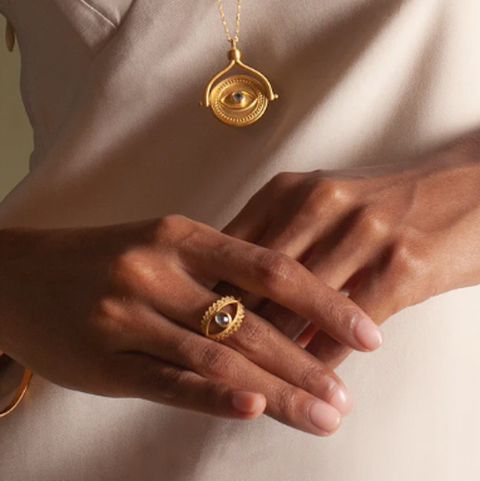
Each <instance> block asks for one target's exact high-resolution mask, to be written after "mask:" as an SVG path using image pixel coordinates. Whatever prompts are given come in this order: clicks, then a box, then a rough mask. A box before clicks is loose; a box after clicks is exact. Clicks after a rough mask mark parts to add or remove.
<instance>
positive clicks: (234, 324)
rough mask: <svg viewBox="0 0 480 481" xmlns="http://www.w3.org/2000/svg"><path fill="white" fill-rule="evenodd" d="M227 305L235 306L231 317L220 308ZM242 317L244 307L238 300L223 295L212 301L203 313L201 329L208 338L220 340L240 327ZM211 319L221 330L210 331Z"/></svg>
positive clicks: (243, 315)
mask: <svg viewBox="0 0 480 481" xmlns="http://www.w3.org/2000/svg"><path fill="white" fill-rule="evenodd" d="M229 305H235V306H236V309H235V315H234V316H233V318H232V315H231V314H230V313H228V312H225V311H223V310H222V309H224V308H225V307H226V306H229ZM244 317H245V307H244V306H243V304H242V303H241V302H240V300H239V299H235V297H233V296H225V297H222V298H221V299H219V300H218V301H216V302H214V303H213V304H212V305H211V306H210V307H209V308H208V309H207V310H206V311H205V314H204V315H203V318H202V324H201V329H202V332H203V333H204V334H205V336H207V337H208V338H210V339H213V340H214V341H222V340H223V339H226V338H227V337H229V336H231V335H232V334H233V333H234V332H235V331H236V330H237V329H238V328H239V327H240V324H241V323H242V321H243V319H244ZM212 321H214V322H215V323H216V325H217V326H220V327H221V328H222V329H223V330H222V331H221V332H219V333H215V334H213V333H211V332H210V326H211V324H212Z"/></svg>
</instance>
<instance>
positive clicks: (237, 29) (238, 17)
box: [217, 0, 241, 48]
mask: <svg viewBox="0 0 480 481" xmlns="http://www.w3.org/2000/svg"><path fill="white" fill-rule="evenodd" d="M240 3H241V0H237V15H236V19H235V37H233V38H232V37H231V36H230V33H229V31H228V25H227V20H226V19H225V13H224V12H223V5H222V0H217V4H218V9H219V10H220V15H221V17H222V23H223V26H224V27H225V34H226V35H227V40H228V41H229V42H230V43H231V44H232V47H233V48H235V46H236V43H237V42H238V32H239V29H240Z"/></svg>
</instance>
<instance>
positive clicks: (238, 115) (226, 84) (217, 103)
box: [200, 46, 278, 127]
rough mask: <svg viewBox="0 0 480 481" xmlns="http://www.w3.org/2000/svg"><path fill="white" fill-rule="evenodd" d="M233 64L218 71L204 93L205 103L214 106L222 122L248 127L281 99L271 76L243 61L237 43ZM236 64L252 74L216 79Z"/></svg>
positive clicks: (214, 111)
mask: <svg viewBox="0 0 480 481" xmlns="http://www.w3.org/2000/svg"><path fill="white" fill-rule="evenodd" d="M228 58H229V60H230V62H229V64H228V65H227V66H226V67H225V68H224V69H222V70H220V72H218V73H217V74H215V75H214V76H213V77H212V79H211V80H210V82H209V83H208V85H207V87H206V88H205V91H204V94H203V101H202V102H200V105H201V106H205V107H210V108H211V109H212V112H213V114H214V115H215V117H217V119H219V120H220V121H221V122H223V123H225V124H227V125H232V126H234V127H245V126H247V125H251V124H253V123H254V122H256V121H257V120H258V119H260V117H262V116H263V114H264V113H265V111H266V110H267V107H268V102H269V101H273V100H275V99H278V95H277V94H275V93H274V92H273V88H272V85H271V84H270V82H269V81H268V79H267V78H266V77H265V75H263V74H262V73H260V72H259V71H258V70H255V69H253V68H252V67H249V66H248V65H245V64H244V63H243V62H242V61H241V52H240V50H238V48H236V47H235V46H234V47H233V48H231V49H230V50H229V51H228ZM234 65H238V66H239V67H240V68H242V69H244V70H246V71H247V72H248V73H250V74H252V75H232V76H230V77H227V78H224V79H223V80H221V81H219V82H218V83H217V84H216V85H215V86H214V84H215V82H216V81H217V80H218V79H219V78H220V77H221V76H222V75H224V74H226V73H227V72H228V71H229V70H230V69H231V68H232V67H233V66H234Z"/></svg>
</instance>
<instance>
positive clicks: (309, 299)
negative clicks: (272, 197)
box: [186, 229, 381, 351]
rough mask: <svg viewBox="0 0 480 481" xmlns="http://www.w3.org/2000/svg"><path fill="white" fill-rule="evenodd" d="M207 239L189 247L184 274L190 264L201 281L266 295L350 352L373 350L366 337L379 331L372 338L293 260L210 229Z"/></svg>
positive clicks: (351, 307) (362, 320)
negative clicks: (213, 280)
mask: <svg viewBox="0 0 480 481" xmlns="http://www.w3.org/2000/svg"><path fill="white" fill-rule="evenodd" d="M207 236H208V238H207V239H204V241H203V242H202V243H201V244H198V246H195V245H194V244H195V243H190V244H189V248H190V252H189V255H191V256H192V259H191V260H190V261H189V264H190V265H188V266H186V267H187V268H188V269H189V270H190V271H192V270H193V269H194V267H193V266H195V268H196V269H197V270H200V271H203V272H202V275H203V276H205V277H206V276H207V275H208V273H210V275H211V274H212V273H214V274H215V276H217V277H218V279H222V280H225V281H227V282H229V283H231V284H233V285H236V286H238V287H240V288H242V289H245V290H247V291H250V292H253V293H255V294H257V295H260V296H262V297H266V298H268V299H270V300H272V301H274V302H276V303H277V304H280V305H282V306H284V307H286V308H287V309H289V310H292V311H294V312H296V313H297V314H298V315H300V316H301V317H303V318H304V319H306V320H309V321H310V322H312V323H313V324H315V325H317V326H318V327H319V328H320V329H322V330H324V331H325V332H327V333H328V334H330V335H331V336H332V337H334V338H335V339H337V340H338V341H339V342H341V343H343V344H346V345H348V346H350V347H352V348H353V349H357V350H360V351H369V350H372V349H375V348H376V347H378V343H375V344H373V343H372V342H370V341H371V340H372V339H375V337H374V336H372V335H370V336H367V335H366V333H371V332H375V333H376V332H379V333H380V334H378V335H377V337H376V339H377V340H378V339H379V336H381V331H380V330H379V329H378V328H377V326H376V325H375V323H374V322H373V321H372V320H371V319H370V318H369V317H368V316H367V314H366V313H365V312H363V311H362V310H361V309H360V308H359V307H358V306H357V305H356V304H354V303H353V302H352V301H351V300H349V299H348V298H346V297H345V296H343V295H342V294H340V293H339V292H337V291H335V290H334V289H332V288H330V287H329V286H327V285H326V284H325V283H324V282H322V281H321V280H320V279H317V277H316V276H315V275H314V274H312V273H311V272H310V271H309V270H308V269H307V268H306V267H305V266H303V265H301V264H300V263H299V262H296V261H294V260H293V259H291V258H289V257H288V256H286V255H284V254H281V253H278V252H275V251H271V250H269V249H266V248H264V247H259V246H256V245H254V244H251V243H248V242H245V241H242V240H239V239H232V238H230V237H228V236H225V235H224V234H219V233H218V232H217V231H215V230H214V229H212V232H208V233H207ZM205 240H206V241H207V246H206V245H205ZM197 249H198V251H197ZM195 259H196V264H195Z"/></svg>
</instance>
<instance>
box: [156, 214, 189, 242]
mask: <svg viewBox="0 0 480 481" xmlns="http://www.w3.org/2000/svg"><path fill="white" fill-rule="evenodd" d="M195 230H196V222H194V221H193V220H191V219H189V218H188V217H186V216H184V215H182V214H170V215H167V216H165V217H161V218H160V219H158V220H157V222H156V225H155V231H154V241H155V243H156V244H161V245H164V244H172V243H173V244H175V243H178V242H181V241H182V240H184V239H185V238H187V237H189V236H191V235H192V234H193V233H194V232H195Z"/></svg>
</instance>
